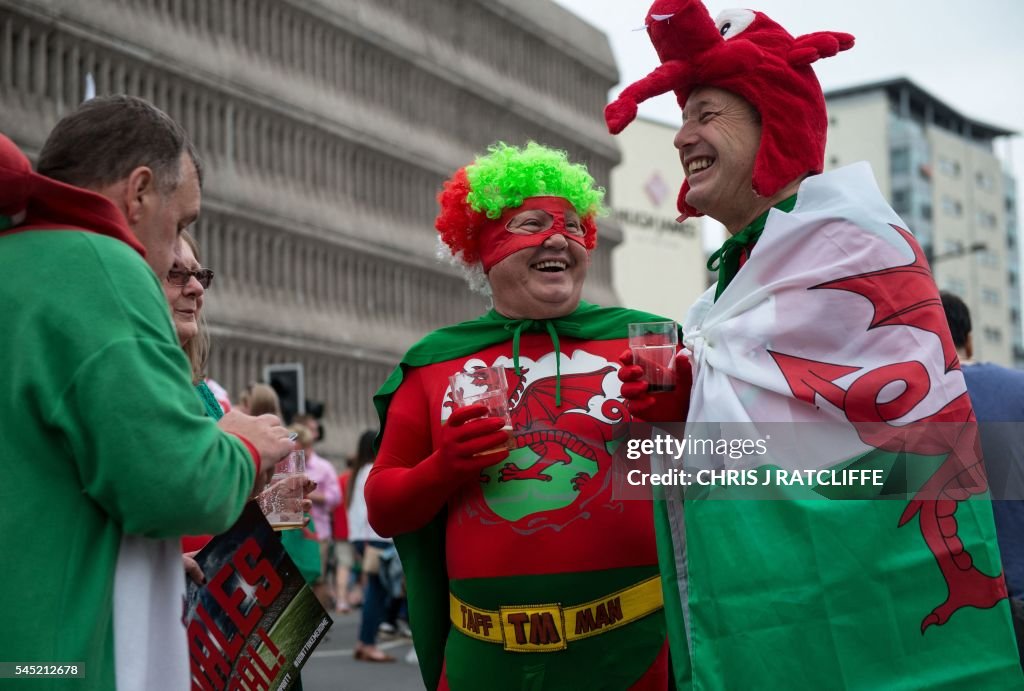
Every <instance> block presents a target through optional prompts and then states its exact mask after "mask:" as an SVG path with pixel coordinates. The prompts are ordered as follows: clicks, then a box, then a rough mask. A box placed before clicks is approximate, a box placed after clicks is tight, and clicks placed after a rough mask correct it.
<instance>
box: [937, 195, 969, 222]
mask: <svg viewBox="0 0 1024 691" xmlns="http://www.w3.org/2000/svg"><path fill="white" fill-rule="evenodd" d="M942 211H943V213H945V214H946V215H947V216H954V217H956V218H959V217H960V216H961V215H962V214H963V211H964V207H963V204H961V203H960V200H959V199H953V198H952V197H951V196H949V195H948V194H945V195H943V196H942Z"/></svg>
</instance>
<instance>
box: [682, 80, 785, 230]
mask: <svg viewBox="0 0 1024 691" xmlns="http://www.w3.org/2000/svg"><path fill="white" fill-rule="evenodd" d="M760 143H761V124H760V121H759V118H758V116H757V112H756V111H755V110H754V109H753V107H752V106H751V105H750V104H749V103H747V101H745V100H744V99H743V98H741V97H740V96H737V95H736V94H733V93H731V92H729V91H725V90H723V89H718V88H715V87H700V88H697V89H694V90H693V91H692V92H691V93H690V97H689V98H688V99H687V101H686V106H685V107H684V108H683V126H682V127H681V128H680V130H679V132H678V133H677V134H676V137H675V146H676V148H677V149H679V158H680V160H681V161H682V164H683V171H684V173H685V174H686V180H687V182H688V183H689V185H690V191H689V193H688V194H687V195H686V203H687V204H689V205H690V206H692V207H694V208H695V209H697V210H699V211H700V212H702V213H704V214H707V215H708V216H710V217H712V218H714V219H715V220H716V221H719V222H720V223H722V224H723V225H724V226H725V227H726V228H727V229H728V230H729V232H731V233H736V232H737V231H739V230H740V229H742V228H743V226H745V225H747V224H748V223H750V222H751V221H752V220H754V219H755V218H757V216H758V215H759V214H760V213H762V212H763V211H764V208H763V207H765V204H766V200H765V199H764V198H762V197H759V196H757V194H756V193H755V192H754V188H753V185H752V179H753V175H754V160H755V159H756V157H757V151H758V147H759V146H760Z"/></svg>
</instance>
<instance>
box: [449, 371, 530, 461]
mask: <svg viewBox="0 0 1024 691" xmlns="http://www.w3.org/2000/svg"><path fill="white" fill-rule="evenodd" d="M449 383H450V384H451V388H452V399H453V400H454V401H455V407H456V408H465V407H466V406H470V405H484V406H486V407H487V416H488V417H500V418H501V419H503V420H504V421H505V426H504V427H502V429H504V430H506V431H508V432H509V433H510V435H511V432H512V416H511V415H510V414H509V411H508V381H507V380H506V379H505V368H504V367H481V368H478V369H475V370H471V371H469V372H458V373H456V374H453V375H452V376H451V377H450V378H449ZM499 448H500V447H499ZM506 448H508V449H513V448H515V444H514V443H513V441H512V437H511V436H509V440H508V443H507V444H506ZM496 450H497V449H491V450H490V451H485V452H484V454H487V453H492V452H494V451H496ZM484 454H476V455H478V456H482V455H484Z"/></svg>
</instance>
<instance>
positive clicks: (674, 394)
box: [619, 349, 693, 422]
mask: <svg viewBox="0 0 1024 691" xmlns="http://www.w3.org/2000/svg"><path fill="white" fill-rule="evenodd" d="M619 362H621V363H622V367H620V368H619V381H621V382H622V388H621V389H620V393H621V394H622V397H623V398H624V399H625V402H626V407H627V408H629V412H630V413H632V415H633V418H634V419H635V420H643V421H646V422H685V421H686V413H687V410H688V409H689V407H690V387H691V385H692V384H693V372H692V370H691V369H690V359H689V358H688V357H686V354H685V353H683V351H681V350H680V351H679V352H678V353H676V357H675V364H674V366H673V379H674V381H675V387H674V388H673V389H672V390H671V391H659V392H655V393H648V391H647V388H648V382H647V380H646V379H645V378H644V370H643V368H642V367H640V366H639V365H634V364H633V352H632V351H630V350H628V349H627V350H625V351H623V352H622V354H621V355H619Z"/></svg>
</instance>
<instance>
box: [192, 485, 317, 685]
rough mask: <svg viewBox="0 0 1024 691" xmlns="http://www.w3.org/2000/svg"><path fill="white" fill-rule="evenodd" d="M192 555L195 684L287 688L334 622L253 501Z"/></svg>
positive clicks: (193, 679) (193, 671)
mask: <svg viewBox="0 0 1024 691" xmlns="http://www.w3.org/2000/svg"><path fill="white" fill-rule="evenodd" d="M196 561H197V562H198V563H199V566H200V568H202V570H203V573H204V574H205V576H206V584H205V585H202V586H199V585H197V584H195V583H193V582H191V580H190V581H189V583H188V592H187V594H186V601H185V615H184V619H183V621H184V623H185V626H186V628H187V630H188V641H189V657H190V662H191V668H192V689H193V691H221V690H223V689H227V690H229V691H234V690H236V689H237V690H239V691H241V690H250V689H253V690H254V689H268V690H269V691H287V690H288V689H290V688H291V687H292V685H293V684H294V683H295V680H296V679H297V678H298V676H299V670H300V669H302V665H303V664H304V663H305V662H306V660H307V659H309V655H310V654H311V653H312V652H313V650H314V649H315V648H316V646H317V645H318V644H319V643H320V641H321V640H322V638H323V635H324V633H325V632H326V631H327V629H329V628H330V627H331V624H332V623H333V622H332V620H331V617H330V616H329V615H328V614H327V612H326V611H324V608H323V607H321V606H320V602H319V601H318V600H317V599H316V596H314V595H313V591H312V590H311V589H310V588H309V586H308V585H307V584H306V581H305V580H304V579H303V577H302V574H301V573H300V572H299V569H298V567H296V566H295V564H294V563H293V562H292V560H291V558H289V557H288V555H287V553H286V552H285V551H284V548H283V547H282V546H281V536H280V535H279V534H278V533H275V532H274V531H273V529H272V528H271V527H270V524H268V523H267V521H266V519H265V518H264V516H263V514H262V513H261V512H260V510H259V507H258V506H257V505H256V503H255V502H249V503H248V504H247V505H246V507H245V510H244V511H243V512H242V516H241V517H240V518H239V519H238V521H237V522H236V523H235V525H233V526H232V527H231V528H230V529H229V530H228V531H227V532H226V533H223V534H222V535H218V536H217V537H215V538H214V539H213V540H212V541H211V542H210V543H209V544H208V545H207V546H206V547H204V548H203V550H202V551H201V552H199V554H197V555H196Z"/></svg>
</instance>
